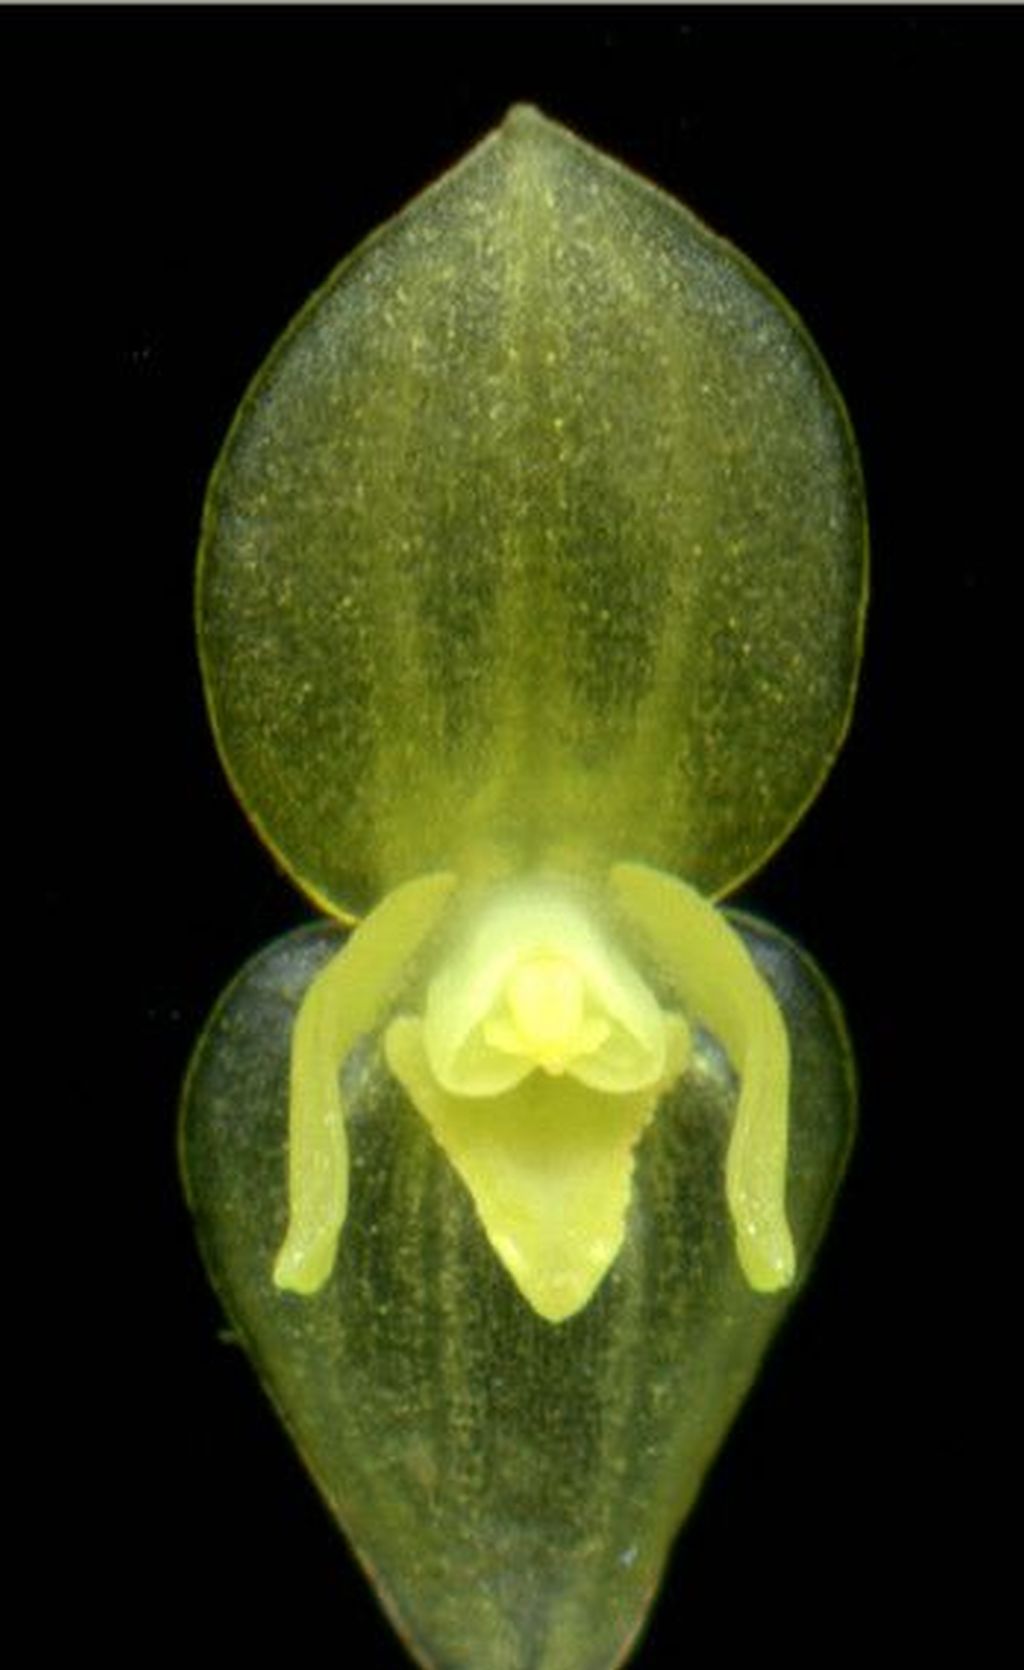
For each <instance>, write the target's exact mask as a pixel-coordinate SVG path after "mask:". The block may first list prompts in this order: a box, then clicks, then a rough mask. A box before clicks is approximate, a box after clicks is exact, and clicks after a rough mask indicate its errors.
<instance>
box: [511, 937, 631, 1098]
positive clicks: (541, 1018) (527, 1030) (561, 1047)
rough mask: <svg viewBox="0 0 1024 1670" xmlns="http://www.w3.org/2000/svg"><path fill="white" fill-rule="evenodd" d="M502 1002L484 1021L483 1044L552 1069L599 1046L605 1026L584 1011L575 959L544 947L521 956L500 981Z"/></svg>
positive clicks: (563, 1067)
mask: <svg viewBox="0 0 1024 1670" xmlns="http://www.w3.org/2000/svg"><path fill="white" fill-rule="evenodd" d="M503 998H504V1005H503V1007H502V1008H500V1009H499V1011H498V1013H497V1014H494V1015H492V1016H490V1017H489V1018H488V1020H487V1021H486V1022H485V1023H484V1037H485V1039H486V1041H487V1043H488V1044H490V1045H491V1046H492V1048H494V1049H496V1050H500V1051H501V1052H502V1053H503V1054H505V1055H512V1056H518V1057H521V1058H523V1059H525V1060H527V1061H531V1062H533V1063H534V1064H535V1065H536V1066H538V1067H542V1068H543V1069H544V1071H545V1072H547V1073H552V1074H556V1075H557V1074H559V1073H564V1072H565V1070H566V1068H567V1067H568V1066H569V1065H570V1064H571V1063H572V1062H573V1061H576V1060H578V1059H579V1057H580V1056H584V1055H590V1054H592V1053H593V1051H594V1050H596V1049H599V1048H600V1046H601V1045H602V1044H603V1043H604V1042H605V1040H606V1038H607V1037H608V1035H609V1033H610V1030H611V1028H610V1027H609V1024H608V1022H607V1021H606V1020H605V1019H604V1018H603V1017H601V1016H599V1015H588V1014H587V1012H586V1001H585V1000H586V988H585V986H584V982H583V978H582V976H581V974H580V971H579V969H578V968H577V967H576V965H575V964H574V963H573V962H571V961H570V960H569V959H568V958H566V957H560V956H558V955H557V954H556V953H552V952H544V953H540V954H538V955H536V956H532V957H529V958H526V959H524V961H522V962H520V963H517V964H516V966H515V967H514V968H513V969H512V971H511V973H510V974H509V976H508V979H507V980H506V982H505V988H504V992H503Z"/></svg>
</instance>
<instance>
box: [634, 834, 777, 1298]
mask: <svg viewBox="0 0 1024 1670" xmlns="http://www.w3.org/2000/svg"><path fill="white" fill-rule="evenodd" d="M611 885H612V891H613V893H614V894H615V896H616V897H617V900H618V902H619V904H620V906H621V908H622V910H623V913H624V914H625V916H626V917H627V918H628V920H629V921H630V922H631V923H633V924H634V925H635V926H636V927H637V928H639V929H640V930H641V932H642V933H643V935H644V936H645V938H646V940H647V941H648V943H649V945H650V948H651V949H652V951H653V952H654V953H655V955H656V957H657V959H658V961H659V962H660V964H661V965H662V967H663V968H664V970H665V973H666V975H667V976H668V978H669V979H670V980H671V982H672V985H673V987H674V989H675V990H676V991H677V992H678V994H679V997H680V1000H681V1001H682V1002H683V1003H684V1004H685V1006H686V1007H687V1009H688V1010H689V1011H690V1014H691V1016H692V1017H693V1018H696V1019H698V1020H700V1021H701V1022H702V1023H703V1024H704V1025H705V1026H706V1027H707V1028H708V1031H709V1032H711V1034H712V1035H713V1036H714V1037H715V1038H716V1039H717V1041H718V1042H719V1043H720V1044H721V1045H722V1047H723V1049H724V1050H725V1052H726V1054H727V1055H728V1057H729V1060H730V1062H731V1063H732V1065H733V1067H734V1069H735V1071H736V1073H737V1075H738V1077H739V1080H740V1090H739V1100H738V1104H737V1108H736V1120H735V1124H734V1126H733V1131H732V1136H731V1138H730V1142H729V1153H728V1157H727V1160H726V1177H725V1185H726V1199H727V1200H728V1203H729V1211H730V1213H731V1215H732V1220H733V1226H734V1230H735V1235H736V1252H737V1256H738V1258H739V1261H740V1265H741V1266H742V1269H743V1273H744V1275H745V1276H746V1278H747V1280H748V1281H749V1283H750V1285H751V1287H753V1288H755V1289H756V1290H757V1291H758V1292H762V1293H773V1292H775V1291H776V1290H777V1289H779V1288H781V1287H787V1286H788V1285H789V1283H790V1282H791V1281H792V1280H793V1276H794V1273H795V1269H796V1255H795V1252H794V1248H793V1237H792V1235H791V1233H790V1229H789V1224H788V1222H787V1219H786V1148H787V1140H788V1128H789V1039H788V1036H787V1033H786V1026H785V1022H784V1021H783V1018H782V1015H781V1013H780V1011H779V1006H778V1004H777V1003H776V1001H775V998H774V996H773V994H772V992H771V991H770V989H769V987H768V986H767V984H766V983H765V981H764V980H763V979H762V977H761V975H760V974H759V973H758V971H757V969H756V968H755V966H754V963H753V961H752V960H751V957H750V955H749V953H748V951H747V949H746V947H745V945H744V944H743V941H742V940H741V939H740V937H739V935H738V934H736V933H734V932H733V930H732V928H730V926H729V924H728V922H727V921H726V919H725V917H724V916H723V915H722V914H721V912H720V911H718V910H716V908H715V907H714V905H712V904H711V903H709V901H708V900H707V899H705V898H703V897H702V896H701V894H699V893H698V892H696V891H695V890H694V889H693V888H692V887H688V886H687V885H686V883H685V882H682V881H678V880H677V879H676V878H675V877H673V876H667V875H664V874H662V873H661V872H660V871H657V870H652V869H649V868H648V867H647V866H646V865H643V864H617V865H616V866H615V867H614V868H613V870H612V872H611Z"/></svg>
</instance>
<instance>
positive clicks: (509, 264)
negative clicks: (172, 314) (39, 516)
mask: <svg viewBox="0 0 1024 1670" xmlns="http://www.w3.org/2000/svg"><path fill="white" fill-rule="evenodd" d="M864 559H865V530H864V513H863V502H862V492H861V482H860V475H859V470H858V464H857V459H856V454H855V449H854V445H853V441H852V438H851V435H850V430H849V426H848V424H847V421H846V417H845V414H844V412H843V409H842V405H841V402H840V400H839V397H838V395H837V393H836V391H835V389H834V387H833V385H832V383H831V380H830V378H829V376H828V374H827V372H826V370H825V368H824V367H823V365H822V362H821V360H820V358H819V357H818V355H817V353H816V351H815V349H814V347H813V345H812V344H811V342H810V341H809V339H808V337H807V335H806V333H805V331H804V330H803V328H802V327H801V325H800V323H799V321H798V320H797V319H796V318H795V317H794V315H793V314H792V312H791V310H790V309H789V308H788V307H787V305H786V304H785V303H784V302H783V301H782V300H781V298H780V297H779V296H778V295H777V294H776V293H775V291H774V290H773V289H772V287H771V286H770V284H769V283H768V282H767V281H766V280H765V279H764V278H763V277H762V275H761V274H759V273H758V272H757V271H756V270H755V269H754V268H753V267H752V266H751V265H750V263H749V262H748V261H746V260H745V259H744V258H743V257H742V256H741V255H739V254H738V253H737V252H736V251H735V250H733V249H732V248H731V247H730V246H729V245H728V244H726V243H724V242H723V241H722V240H720V239H719V238H717V237H716V236H714V234H712V233H711V232H710V231H708V229H707V228H706V227H704V226H703V225H701V223H700V222H699V221H697V220H696V219H695V218H694V216H693V215H692V214H690V213H689V212H688V211H687V210H686V209H684V208H683V207H681V206H680V205H679V204H678V203H675V202H673V201H672V200H671V199H670V198H668V197H667V196H664V195H663V194H662V193H660V192H659V191H657V190H656V189H654V188H653V187H651V186H650V185H648V184H647V183H646V182H644V181H643V180H641V179H639V178H637V177H636V176H635V175H633V174H630V173H629V172H627V171H626V170H625V169H623V168H620V167H619V166H617V165H616V164H615V163H613V162H611V161H610V160H609V159H607V158H606V157H603V156H602V155H600V154H599V153H598V152H596V151H594V150H592V149H591V148H590V147H589V146H586V145H584V144H582V143H581V142H580V141H578V140H576V139H574V138H573V137H572V136H571V135H569V134H568V133H566V132H565V130H563V129H561V128H559V127H557V126H555V125H554V124H553V123H550V122H548V121H546V120H544V119H543V118H542V117H540V116H539V115H537V113H536V112H533V111H529V110H517V111H514V112H513V113H512V115H511V116H510V117H509V118H508V120H507V121H506V122H505V124H504V126H503V127H502V128H501V129H500V131H499V132H497V133H495V134H493V135H491V136H490V137H489V138H488V139H486V140H485V141H484V142H483V144H481V145H480V146H479V147H478V148H477V149H476V150H475V151H473V152H472V153H471V154H470V155H469V156H468V157H467V158H466V159H465V160H464V161H463V162H462V163H461V164H460V165H459V166H458V167H457V168H455V169H453V170H452V171H451V172H450V173H449V174H447V175H446V176H445V177H444V178H443V179H442V180H440V181H439V182H438V183H437V184H436V185H435V186H434V187H433V188H431V190H429V191H428V192H426V193H425V194H424V195H423V196H422V197H420V198H419V199H418V200H417V201H416V202H415V203H413V204H412V205H411V207H410V208H408V209H407V210H406V211H405V212H404V213H403V214H402V215H400V216H399V217H398V218H397V219H395V220H394V221H392V222H391V223H389V224H388V225H387V226H385V227H383V228H382V229H381V230H380V231H379V232H377V233H376V234H375V235H374V236H373V237H372V238H371V239H369V241H368V242H367V243H365V244H364V245H363V246H362V247H361V248H360V249H359V250H357V251H356V253H355V254H354V255H352V256H351V257H350V258H349V260H348V261H346V262H345V263H344V264H343V265H342V266H341V267H340V268H339V269H338V271H337V272H336V273H335V274H334V275H333V276H332V277H331V278H330V280H329V281H328V283H327V284H326V286H325V287H324V289H323V290H322V291H321V292H320V293H319V294H318V295H317V296H315V297H314V298H313V300H312V301H311V303H310V304H309V306H308V307H307V308H306V309H305V310H304V311H303V313H302V314H301V315H300V316H299V318H298V319H297V320H296V321H295V323H294V324H293V326H292V327H291V329H290V330H289V331H288V332H287V333H286V335H285V337H284V338H283V339H282V341H281V343H280V344H279V345H278V347H277V348H276V349H275V351H274V353H273V354H272V355H271V357H270V359H269V361H268V363H267V365H266V366H265V367H264V369H263V370H262V371H261V372H260V374H259V376H258V377H257V379H256V381H255V383H254V384H253V386H252V388H251V390H250V392H249V394H248V396H247V398H246V400H245V402H244V404H243V406H242V408H241V411H240V413H239V415H238V418H237V420H236V422H235V425H234V427H233V429H232V431H231V434H230V437H229V439H228V442H227V444H226V446H225V449H224V452H223V455H222V457H221V460H220V463H219V465H218V468H217V471H216V474H215V477H214V480H213V483H212V486H211V490H210V495H209V500H208V504H207V510H206V517H205V525H204V536H203V549H202V566H201V578H200V587H199V603H198V608H199V629H200V642H201V653H202V659H203V665H204V670H205V677H206V683H207V689H208V694H209V700H210V705H211V711H212V714H213V719H214V724H215V728H216V731H217V735H218V739H219V744H220V748H221V751H222V754H223V756H224V759H225V762H226V765H227V768H228V770H229V773H230V774H231V776H232V778H233V780H234V783H235V785H236V788H237V789H238V791H239V793H240V795H241V798H242V800H243V802H244V804H245V806H246V807H247V809H248V811H249V813H250V815H251V816H252V817H253V819H254V820H255V822H256V823H257V825H258V827H259V828H260V830H261V832H262V833H263V834H264V836H265V837H266V839H267V840H268V841H269V843H270V844H271V845H272V846H273V848H274V849H275V851H276V852H277V853H278V855H279V856H280V857H281V858H282V859H283V861H284V862H285V863H286V864H287V865H288V867H289V868H290V869H291V871H292V872H293V874H294V875H295V877H296V879H297V880H298V881H299V882H300V884H301V885H303V886H304V887H305V888H306V890H307V891H308V892H309V893H310V894H312V895H313V896H314V897H315V898H317V899H318V900H320V901H321V902H323V903H324V904H326V905H327V906H328V907H329V908H331V909H333V910H335V911H338V912H341V913H342V914H345V913H346V912H353V911H354V912H357V913H359V912H362V911H363V910H364V909H366V908H368V907H369V906H370V905H371V904H372V903H373V902H374V901H375V900H376V899H378V898H379V897H381V896H382V895H383V894H385V893H386V892H388V891H389V890H390V889H392V888H393V887H394V886H396V885H397V884H399V883H400V882H402V881H404V880H406V879H408V878H409V877H411V876H414V875H419V874H424V873H427V872H429V871H431V870H435V869H442V868H444V869H447V868H449V867H452V866H454V867H456V868H458V869H461V870H463V871H465V872H469V873H473V872H474V871H480V870H484V871H486V872H487V873H492V872H493V871H494V869H495V868H497V869H499V870H501V869H506V870H507V869H509V868H512V867H517V866H520V865H523V866H526V867H528V868H535V867H536V866H537V864H538V863H539V862H541V861H542V860H543V859H544V858H546V857H549V856H551V855H552V854H553V855H554V860H555V862H556V863H558V864H559V865H560V866H561V867H562V868H563V869H567V870H570V871H571V870H576V869H579V868H580V867H581V865H583V866H589V867H591V868H592V870H593V871H594V872H595V873H597V872H600V871H601V870H603V869H604V868H606V867H607V865H609V864H610V863H612V862H614V861H616V860H617V859H621V858H627V857H628V858H632V859H636V860H638V861H642V862H645V863H648V864H651V865H653V866H655V867H657V868H659V869H662V870H666V871H670V872H674V873H678V874H681V875H683V876H685V877H686V878H687V879H688V880H689V881H691V882H693V883H694V884H695V885H696V886H698V887H699V888H700V889H701V890H702V891H704V892H708V893H720V892H722V891H724V890H725V889H726V888H727V887H729V886H730V885H732V884H734V883H735V882H736V881H737V880H738V879H739V878H741V877H742V876H743V875H744V874H745V873H747V872H749V871H750V870H751V869H752V868H754V867H755V866H756V865H757V864H758V863H759V862H760V861H761V860H763V858H764V857H765V856H766V855H767V853H768V851H769V850H770V849H771V848H772V847H773V846H774V845H776V844H777V843H778V841H779V840H780V839H781V838H782V837H783V835H784V834H785V833H786V831H787V830H788V828H789V827H790V826H791V825H792V823H793V822H794V821H795V819H796V818H797V817H798V816H799V814H800V812H801V811H802V810H803V808H804V807H805V806H806V804H807V802H808V801H809V799H810V798H811V797H812V796H813V794H814V792H815V790H816V788H817V786H818V785H819V783H820V781H821V779H822V777H823V776H824V774H825V772H826V770H827V768H828V765H829V763H830V761H831V759H832V757H833V755H834V753H835V750H836V748H837V746H838V744H839V741H840V739H841V735H842V732H843V730H844V727H845V724H846V718H847V713H848V709H849V703H850V698H851V693H852V686H853V682H854V678H855V672H856V664H857V658H858V654H859V645H860V630H861V615H862V606H863V597H864ZM780 726H782V727H784V729H785V744H786V745H785V747H780V746H779V735H780Z"/></svg>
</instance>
